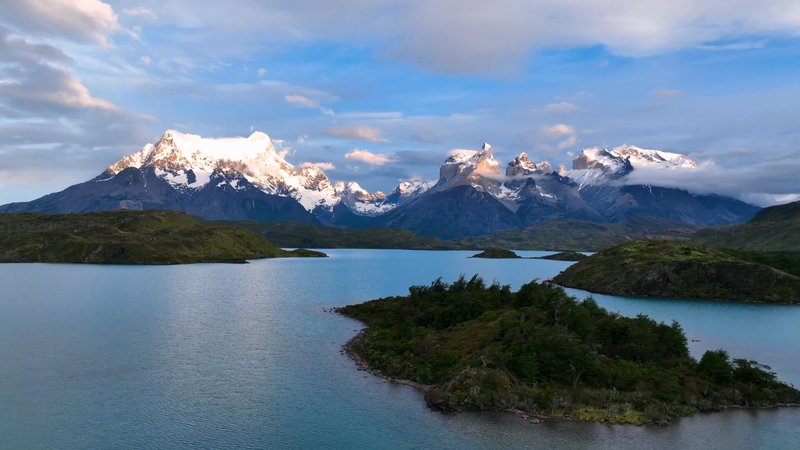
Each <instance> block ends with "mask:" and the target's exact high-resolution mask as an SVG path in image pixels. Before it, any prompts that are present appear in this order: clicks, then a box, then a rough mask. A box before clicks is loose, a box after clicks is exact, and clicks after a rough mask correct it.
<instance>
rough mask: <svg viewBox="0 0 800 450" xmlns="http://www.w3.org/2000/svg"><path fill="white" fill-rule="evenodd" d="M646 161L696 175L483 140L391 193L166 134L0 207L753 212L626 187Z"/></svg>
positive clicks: (319, 215)
mask: <svg viewBox="0 0 800 450" xmlns="http://www.w3.org/2000/svg"><path fill="white" fill-rule="evenodd" d="M641 168H647V169H655V170H664V171H671V170H692V171H700V169H698V167H697V164H696V163H695V162H694V161H692V160H691V159H689V158H687V157H686V156H684V155H681V154H678V153H671V152H665V151H660V150H648V149H642V148H638V147H634V146H621V147H617V148H614V149H604V148H586V149H583V150H582V151H581V153H580V154H579V155H578V156H577V157H576V158H575V160H574V161H573V163H572V169H571V170H568V169H566V168H565V167H560V168H558V170H553V167H552V166H551V164H550V163H549V162H547V161H541V162H538V163H536V162H534V161H531V160H530V159H529V157H528V155H527V154H526V153H520V154H519V155H517V156H516V157H514V158H513V159H512V160H511V161H510V162H509V163H508V164H507V165H506V167H505V169H504V170H501V165H500V163H499V162H498V161H497V160H496V159H495V158H494V154H493V151H492V148H491V146H490V145H489V144H484V145H483V147H482V148H481V149H480V150H454V151H452V152H451V153H450V155H449V156H448V158H447V159H446V161H445V162H444V164H443V165H442V166H441V168H440V170H439V180H438V181H436V182H423V181H420V180H408V181H403V182H401V183H399V184H398V185H397V186H396V187H395V188H394V189H393V190H392V191H391V192H390V193H389V194H388V195H387V194H384V193H383V192H375V193H370V192H368V191H366V190H365V189H363V188H362V187H361V186H359V185H358V183H356V182H341V181H339V182H332V181H331V180H330V179H329V178H328V177H327V175H326V174H325V173H324V171H323V170H322V169H320V168H319V167H317V166H315V165H311V164H304V165H302V166H294V165H292V164H290V163H288V162H287V161H286V160H285V159H284V158H283V157H282V156H281V155H280V154H279V152H278V151H277V150H276V148H275V146H274V144H273V142H272V140H271V139H270V137H269V136H268V135H266V134H265V133H262V132H255V133H253V134H251V135H250V136H249V137H247V138H243V137H241V138H202V137H200V136H197V135H192V134H185V133H181V132H177V131H173V130H168V131H167V132H165V133H164V134H163V135H162V136H161V138H160V139H159V140H158V141H157V142H156V143H155V144H147V145H145V146H144V147H142V148H141V149H140V150H139V151H137V152H134V153H132V154H130V155H128V156H125V157H124V158H122V159H121V160H119V161H117V162H115V163H114V164H112V165H110V166H109V167H108V168H107V169H106V170H105V171H103V172H102V173H101V174H100V175H98V176H97V177H95V178H93V179H91V180H89V181H86V182H84V183H80V184H76V185H74V186H70V187H68V188H67V189H65V190H63V191H61V192H57V193H53V194H49V195H46V196H44V197H41V198H39V199H36V200H33V201H30V202H24V203H11V204H7V205H3V206H0V212H25V211H39V212H45V213H70V212H91V211H105V210H116V209H168V210H179V211H184V212H187V213H189V214H192V215H196V216H199V217H202V218H205V219H209V220H255V221H258V222H278V221H294V222H300V223H310V224H323V225H332V226H344V227H353V228H367V227H393V228H405V229H409V230H412V231H414V232H416V233H418V234H420V235H423V236H436V237H440V238H448V239H449V238H462V237H468V236H478V235H483V234H487V233H492V232H496V231H500V230H505V229H512V228H526V227H530V226H532V225H535V224H537V223H540V222H543V221H546V220H550V219H555V218H566V219H577V220H584V221H590V222H613V221H619V220H624V219H628V218H632V217H643V216H647V217H663V218H667V219H671V220H675V221H679V222H683V223H687V224H690V225H694V226H718V225H728V224H734V223H741V222H744V221H746V220H748V219H749V218H750V217H752V216H753V215H754V214H755V213H756V211H758V209H759V208H758V207H756V206H753V205H750V204H747V203H744V202H742V201H739V200H736V199H733V198H729V197H724V196H719V195H700V194H697V193H691V192H689V191H686V190H682V189H676V188H670V187H659V186H650V185H639V184H628V183H627V180H628V175H629V174H631V173H632V172H634V171H635V170H637V169H641Z"/></svg>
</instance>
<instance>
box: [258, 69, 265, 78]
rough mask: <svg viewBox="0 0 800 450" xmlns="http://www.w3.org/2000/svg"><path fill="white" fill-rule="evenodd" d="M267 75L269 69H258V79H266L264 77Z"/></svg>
mask: <svg viewBox="0 0 800 450" xmlns="http://www.w3.org/2000/svg"><path fill="white" fill-rule="evenodd" d="M266 74H267V69H265V68H263V67H259V68H258V77H259V78H264V75H266Z"/></svg>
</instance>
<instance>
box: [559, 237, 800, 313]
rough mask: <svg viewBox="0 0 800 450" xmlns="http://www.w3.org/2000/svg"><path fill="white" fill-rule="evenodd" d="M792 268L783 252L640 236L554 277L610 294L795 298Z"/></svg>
mask: <svg viewBox="0 0 800 450" xmlns="http://www.w3.org/2000/svg"><path fill="white" fill-rule="evenodd" d="M781 269H782V270H781ZM797 270H798V259H797V258H792V257H791V256H787V255H779V256H778V257H776V256H774V255H771V254H764V253H753V252H744V251H738V250H727V249H718V248H713V247H708V246H704V245H698V244H690V243H686V242H676V241H646V240H644V241H635V242H631V243H628V244H622V245H619V246H616V247H612V248H608V249H606V250H603V251H600V252H598V253H595V254H594V255H592V256H590V257H588V258H585V259H583V260H581V261H579V262H577V263H575V264H574V265H572V266H570V267H569V268H567V269H566V270H565V271H564V272H562V273H561V274H559V275H558V276H556V277H555V278H554V281H555V282H556V283H558V284H560V285H562V286H567V287H572V288H578V289H585V290H588V291H591V292H599V293H603V294H614V295H635V296H652V297H675V298H703V299H727V300H743V301H757V302H781V303H800V277H798V276H796V274H797ZM790 272H794V273H795V275H793V274H791V273H790Z"/></svg>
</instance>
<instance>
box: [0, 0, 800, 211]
mask: <svg viewBox="0 0 800 450" xmlns="http://www.w3.org/2000/svg"><path fill="white" fill-rule="evenodd" d="M0 11H2V12H0V204H3V203H7V202H12V201H26V200H32V199H34V198H37V197H39V196H41V195H44V194H47V193H50V192H53V191H58V190H61V189H64V188H65V187H67V186H69V185H72V184H75V183H78V182H82V181H86V180H88V179H90V178H92V177H94V176H96V175H98V174H99V173H100V172H102V171H103V170H104V169H105V167H106V166H108V165H109V164H111V163H113V162H114V161H116V160H118V159H119V158H121V157H122V156H124V155H126V154H129V153H132V152H134V151H136V150H138V149H139V148H141V147H142V146H143V145H144V144H146V143H149V142H155V141H157V140H158V138H159V137H160V136H161V134H163V132H164V131H165V130H167V129H175V130H178V131H182V132H187V133H193V134H199V135H202V136H205V137H223V136H247V135H249V134H250V133H251V132H252V131H255V130H259V131H263V132H266V133H267V134H269V135H270V136H271V137H272V138H273V139H274V140H276V141H277V142H278V143H279V146H280V148H281V150H282V151H283V152H284V154H285V158H286V159H287V160H288V161H289V162H291V163H293V164H296V165H300V164H303V163H314V164H318V165H319V166H320V167H322V168H323V169H324V170H325V172H326V173H327V174H328V176H329V177H330V178H331V179H333V180H344V181H358V182H359V183H360V184H361V185H362V186H364V187H365V188H367V189H369V190H371V191H375V190H383V191H385V192H386V191H388V190H390V189H391V188H392V187H393V186H394V185H396V184H397V182H398V181H399V180H402V179H409V178H420V179H423V180H432V179H436V177H437V176H438V168H439V165H440V164H441V163H442V162H443V161H444V159H446V157H447V155H448V153H449V151H450V150H452V149H456V148H480V146H481V144H482V143H483V142H489V143H491V144H492V147H493V148H494V152H495V157H496V158H497V159H499V160H500V161H501V162H503V163H505V162H507V161H509V160H510V159H511V158H512V157H513V156H514V155H516V154H518V153H520V152H523V151H524V152H527V153H528V154H529V155H530V156H531V158H532V159H534V160H536V161H539V160H543V159H546V160H548V161H550V162H551V163H552V164H553V165H554V166H557V165H559V164H564V165H566V166H567V167H569V166H570V162H571V160H572V159H573V158H574V157H575V155H577V154H578V153H579V152H580V150H581V148H584V147H590V146H604V147H615V146H618V145H622V144H630V145H637V146H640V147H645V148H655V149H661V150H667V151H674V152H679V153H683V154H686V155H688V156H689V157H691V158H692V159H694V160H695V161H697V162H698V163H699V165H700V170H698V171H697V172H696V173H690V174H686V173H678V172H675V173H664V172H661V173H657V174H656V173H647V172H642V173H639V174H638V175H637V177H638V178H637V179H636V180H635V181H636V182H646V183H652V184H660V185H666V186H678V187H683V188H686V189H689V190H692V191H697V192H702V193H707V192H715V193H720V194H724V195H730V196H734V197H737V198H740V199H743V200H745V201H749V202H752V203H755V204H758V205H770V204H776V203H785V202H788V201H794V200H798V199H800V175H798V174H800V121H798V118H799V117H800V2H798V1H796V0H704V1H702V2H698V1H696V0H669V1H654V0H539V1H535V0H493V1H492V2H485V1H480V2H479V1H472V0H405V1H395V0H338V1H336V2H332V1H327V0H227V1H224V2H197V1H194V0H158V1H155V0H153V1H150V0H147V1H127V0H122V1H108V2H103V1H101V0H0Z"/></svg>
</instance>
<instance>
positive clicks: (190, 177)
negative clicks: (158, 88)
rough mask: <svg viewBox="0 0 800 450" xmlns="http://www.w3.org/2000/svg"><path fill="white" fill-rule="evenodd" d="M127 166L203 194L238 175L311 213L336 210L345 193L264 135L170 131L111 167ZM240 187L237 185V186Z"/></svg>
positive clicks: (113, 169)
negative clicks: (214, 182) (213, 180)
mask: <svg viewBox="0 0 800 450" xmlns="http://www.w3.org/2000/svg"><path fill="white" fill-rule="evenodd" d="M128 167H135V168H138V169H141V168H144V167H152V168H154V169H155V170H156V174H157V175H158V176H160V177H162V178H163V179H165V180H166V181H167V182H169V184H171V185H172V186H173V187H175V188H176V189H200V188H202V187H203V186H205V185H206V184H207V183H208V182H209V180H210V176H211V174H213V173H215V172H216V173H237V174H241V175H242V176H243V177H244V178H245V179H247V181H249V182H250V183H252V184H253V185H254V186H256V187H257V188H258V189H260V190H262V191H263V192H264V193H266V194H270V195H278V196H283V197H291V198H294V199H295V200H297V201H298V202H300V204H301V205H303V207H304V208H305V209H306V210H308V211H311V210H313V209H314V208H316V207H324V208H332V207H333V206H334V205H336V204H337V203H338V202H339V201H340V200H341V196H342V194H343V193H344V191H345V189H344V184H341V185H334V184H332V183H331V181H330V180H329V179H328V177H327V176H326V175H325V173H324V172H323V171H322V170H321V169H319V168H318V167H316V166H313V165H305V166H301V167H295V166H293V165H291V164H289V163H288V162H286V160H285V159H283V158H282V157H281V156H280V155H279V154H278V152H277V151H276V149H275V146H274V144H273V143H272V140H271V139H270V137H269V136H268V135H266V134H265V133H262V132H258V131H257V132H255V133H253V134H251V135H250V136H249V137H247V138H203V137H200V136H197V135H194V134H185V133H180V132H178V131H174V130H167V132H165V133H164V135H163V136H161V139H159V140H158V142H156V143H155V144H147V145H145V146H144V147H142V149H141V150H139V151H138V152H137V153H134V154H133V155H130V156H126V157H124V158H122V159H121V160H119V161H117V162H116V163H114V164H112V165H111V166H109V167H108V170H107V172H108V174H109V175H111V176H115V175H116V174H117V173H119V172H121V171H122V170H124V169H126V168H128ZM233 187H234V188H236V187H237V186H235V185H234V186H233Z"/></svg>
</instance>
